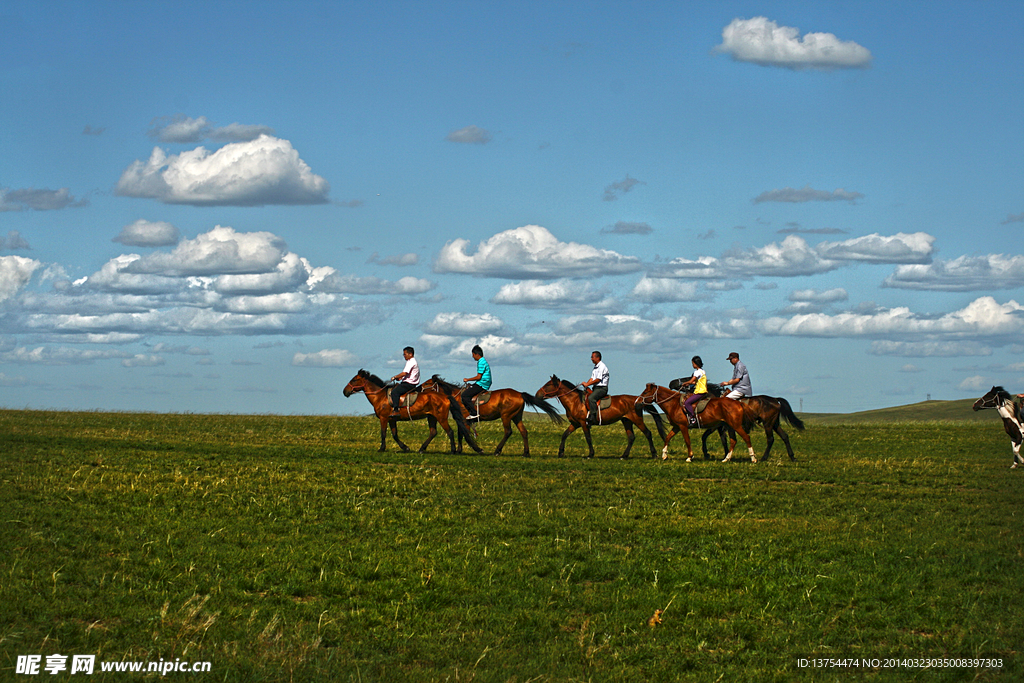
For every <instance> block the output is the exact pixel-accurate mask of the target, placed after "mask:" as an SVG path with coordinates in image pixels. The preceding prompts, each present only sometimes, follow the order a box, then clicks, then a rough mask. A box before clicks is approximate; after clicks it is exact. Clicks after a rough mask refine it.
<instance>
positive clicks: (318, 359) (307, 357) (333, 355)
mask: <svg viewBox="0 0 1024 683" xmlns="http://www.w3.org/2000/svg"><path fill="white" fill-rule="evenodd" d="M361 362H362V361H360V359H359V357H358V356H356V355H355V354H354V353H352V352H351V351H347V350H345V349H323V350H322V351H317V352H316V353H296V354H295V356H294V357H293V358H292V365H299V366H303V367H307V368H349V367H356V366H358V365H359V364H360V363H361Z"/></svg>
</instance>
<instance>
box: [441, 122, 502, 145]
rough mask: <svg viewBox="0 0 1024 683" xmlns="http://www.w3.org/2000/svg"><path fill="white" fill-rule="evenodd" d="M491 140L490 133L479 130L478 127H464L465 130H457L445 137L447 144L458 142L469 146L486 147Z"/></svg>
mask: <svg viewBox="0 0 1024 683" xmlns="http://www.w3.org/2000/svg"><path fill="white" fill-rule="evenodd" d="M491 138H492V136H491V134H490V132H489V131H486V130H484V129H483V128H480V127H479V126H466V127H465V128H459V129H458V130H453V131H452V132H450V133H448V135H447V136H445V140H447V141H449V142H459V143H462V144H469V145H486V144H487V143H488V142H490V141H491Z"/></svg>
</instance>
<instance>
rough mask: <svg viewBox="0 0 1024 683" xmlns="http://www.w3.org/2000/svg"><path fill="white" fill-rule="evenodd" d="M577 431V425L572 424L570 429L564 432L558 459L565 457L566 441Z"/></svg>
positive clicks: (559, 446) (559, 445)
mask: <svg viewBox="0 0 1024 683" xmlns="http://www.w3.org/2000/svg"><path fill="white" fill-rule="evenodd" d="M575 431H576V425H574V424H570V425H569V427H568V429H566V430H565V431H564V432H562V441H561V443H559V444H558V457H559V458H561V457H564V456H565V440H566V439H568V438H569V435H570V434H572V433H573V432H575Z"/></svg>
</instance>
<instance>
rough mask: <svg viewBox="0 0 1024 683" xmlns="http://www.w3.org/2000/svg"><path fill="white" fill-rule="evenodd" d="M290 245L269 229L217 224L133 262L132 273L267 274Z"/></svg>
mask: <svg viewBox="0 0 1024 683" xmlns="http://www.w3.org/2000/svg"><path fill="white" fill-rule="evenodd" d="M287 249H288V246H287V245H286V244H285V243H284V240H282V239H281V238H280V237H278V236H277V235H274V234H273V233H269V232H236V231H235V230H234V229H233V228H230V227H222V226H220V225H218V226H217V227H215V228H214V229H213V230H211V231H210V232H206V233H203V234H201V235H198V236H197V237H196V238H195V239H192V240H182V241H181V242H180V243H179V244H178V246H176V247H175V248H174V250H173V251H170V252H156V253H153V254H150V255H148V256H145V257H142V258H140V259H138V260H136V261H134V262H133V263H132V264H131V265H130V266H129V268H128V272H132V273H159V274H162V275H169V276H178V277H180V276H207V275H209V276H212V275H219V274H250V273H268V272H271V271H273V270H274V269H275V268H276V267H277V265H278V263H280V261H281V259H282V258H283V257H284V255H285V253H286V251H287Z"/></svg>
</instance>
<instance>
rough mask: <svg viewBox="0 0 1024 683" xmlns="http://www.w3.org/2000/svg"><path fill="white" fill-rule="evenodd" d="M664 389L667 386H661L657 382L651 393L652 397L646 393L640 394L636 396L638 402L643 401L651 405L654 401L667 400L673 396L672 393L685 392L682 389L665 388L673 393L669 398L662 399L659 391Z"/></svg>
mask: <svg viewBox="0 0 1024 683" xmlns="http://www.w3.org/2000/svg"><path fill="white" fill-rule="evenodd" d="M662 389H665V387H663V386H661V385H660V384H655V385H654V393H653V394H651V396H650V398H645V397H644V395H643V394H641V395H640V396H637V397H636V400H637V402H638V403H642V404H643V405H645V406H649V405H652V404H654V403H661V402H662V401H667V400H668V399H669V398H672V395H675V396H682V393H683V392H681V391H676V390H675V389H665V391H669V392H671V394H670V395H669V396H668V397H667V398H664V399H662V398H659V395H660V394H659V392H660V391H661V390H662Z"/></svg>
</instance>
